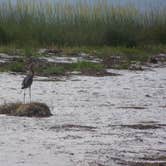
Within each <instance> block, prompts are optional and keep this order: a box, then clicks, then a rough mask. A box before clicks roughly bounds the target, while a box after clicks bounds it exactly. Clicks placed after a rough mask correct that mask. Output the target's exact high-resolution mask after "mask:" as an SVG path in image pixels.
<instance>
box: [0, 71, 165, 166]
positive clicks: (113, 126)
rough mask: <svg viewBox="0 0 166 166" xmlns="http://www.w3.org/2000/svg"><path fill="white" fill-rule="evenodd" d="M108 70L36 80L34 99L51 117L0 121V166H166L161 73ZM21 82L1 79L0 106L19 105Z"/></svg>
mask: <svg viewBox="0 0 166 166" xmlns="http://www.w3.org/2000/svg"><path fill="white" fill-rule="evenodd" d="M110 71H111V72H115V73H119V74H121V75H120V76H115V77H113V76H112V77H87V76H71V77H68V78H65V77H63V78H62V80H61V79H60V80H58V81H51V80H49V81H48V78H44V77H36V78H35V80H34V83H33V86H32V91H33V92H32V95H33V96H32V99H33V101H38V102H45V103H47V104H48V105H49V106H50V108H51V112H52V113H53V116H52V117H50V118H44V119H43V118H42V119H41V118H25V117H11V116H5V115H0V165H2V166H9V165H12V166H22V165H24V166H37V165H40V166H45V165H49V166H55V165H58V166H112V165H113V166H121V165H134V164H136V163H140V164H143V163H154V164H156V165H157V164H158V163H164V164H165V165H166V141H165V140H166V122H165V117H166V90H165V89H166V68H156V69H154V71H141V72H139V71H138V72H131V71H127V70H126V71H123V70H122V71H116V70H113V71H112V70H110ZM22 79H23V76H20V75H13V74H7V73H3V74H0V80H1V84H0V92H1V93H0V102H1V103H2V104H3V103H4V102H15V101H23V92H22V91H21V89H20V87H21V81H22ZM44 80H46V81H44ZM27 101H29V100H28V91H27Z"/></svg>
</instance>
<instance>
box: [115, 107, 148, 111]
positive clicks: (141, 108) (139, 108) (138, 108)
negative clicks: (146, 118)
mask: <svg viewBox="0 0 166 166" xmlns="http://www.w3.org/2000/svg"><path fill="white" fill-rule="evenodd" d="M117 108H118V109H136V110H144V109H146V107H139V106H131V107H117Z"/></svg>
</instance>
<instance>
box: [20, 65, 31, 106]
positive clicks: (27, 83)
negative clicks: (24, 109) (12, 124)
mask: <svg viewBox="0 0 166 166" xmlns="http://www.w3.org/2000/svg"><path fill="white" fill-rule="evenodd" d="M33 77H34V70H33V64H30V66H29V72H28V74H27V76H26V77H25V78H24V80H23V82H22V87H21V89H24V104H25V89H27V88H29V98H30V102H31V85H32V83H33Z"/></svg>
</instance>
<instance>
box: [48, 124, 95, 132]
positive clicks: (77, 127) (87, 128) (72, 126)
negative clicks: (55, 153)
mask: <svg viewBox="0 0 166 166" xmlns="http://www.w3.org/2000/svg"><path fill="white" fill-rule="evenodd" d="M50 129H55V130H58V131H59V130H61V129H63V130H65V131H70V130H75V131H79V130H83V131H95V129H97V128H96V127H93V126H81V125H75V124H64V125H57V126H52V127H51V128H50Z"/></svg>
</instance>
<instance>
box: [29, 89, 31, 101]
mask: <svg viewBox="0 0 166 166" xmlns="http://www.w3.org/2000/svg"><path fill="white" fill-rule="evenodd" d="M29 99H30V103H31V86H30V87H29Z"/></svg>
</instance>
